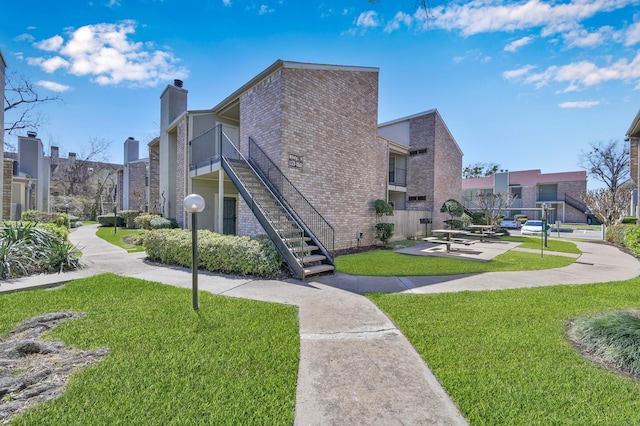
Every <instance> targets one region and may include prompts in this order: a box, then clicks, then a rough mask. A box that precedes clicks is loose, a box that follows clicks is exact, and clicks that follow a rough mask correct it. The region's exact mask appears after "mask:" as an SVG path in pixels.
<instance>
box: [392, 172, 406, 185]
mask: <svg viewBox="0 0 640 426" xmlns="http://www.w3.org/2000/svg"><path fill="white" fill-rule="evenodd" d="M389 185H392V186H407V170H406V169H401V168H398V167H396V168H394V169H392V170H389Z"/></svg>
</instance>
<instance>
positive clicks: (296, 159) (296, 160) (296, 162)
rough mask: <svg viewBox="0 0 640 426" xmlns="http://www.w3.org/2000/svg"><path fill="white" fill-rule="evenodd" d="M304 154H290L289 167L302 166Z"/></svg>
mask: <svg viewBox="0 0 640 426" xmlns="http://www.w3.org/2000/svg"><path fill="white" fill-rule="evenodd" d="M302 164H303V161H302V155H293V154H289V167H295V168H299V169H301V168H302Z"/></svg>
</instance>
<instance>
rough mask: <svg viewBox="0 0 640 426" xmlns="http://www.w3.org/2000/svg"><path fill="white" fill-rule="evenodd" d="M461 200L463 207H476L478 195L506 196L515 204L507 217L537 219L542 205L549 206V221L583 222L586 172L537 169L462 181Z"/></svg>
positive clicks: (499, 173) (584, 217) (584, 218)
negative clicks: (496, 194)
mask: <svg viewBox="0 0 640 426" xmlns="http://www.w3.org/2000/svg"><path fill="white" fill-rule="evenodd" d="M462 191H463V192H462V199H463V200H464V203H463V204H464V205H465V207H467V208H469V209H471V210H473V209H474V208H477V207H478V206H477V204H476V202H475V200H476V198H477V194H478V192H479V191H480V192H483V191H486V192H489V193H510V194H512V195H513V196H514V197H515V201H514V203H513V206H512V207H511V210H510V211H509V213H508V215H511V216H513V215H515V214H525V215H527V216H528V217H529V218H530V219H539V218H540V217H541V210H540V209H541V208H542V205H543V204H548V205H550V207H551V210H550V211H549V217H548V219H549V221H551V222H555V221H556V220H560V221H562V222H567V223H585V222H587V215H586V213H585V212H586V211H587V206H586V205H585V204H584V202H583V201H582V194H583V193H585V192H586V191H587V172H586V171H575V172H562V173H541V172H540V170H523V171H515V172H498V173H494V174H493V175H491V176H486V177H479V178H472V179H463V180H462Z"/></svg>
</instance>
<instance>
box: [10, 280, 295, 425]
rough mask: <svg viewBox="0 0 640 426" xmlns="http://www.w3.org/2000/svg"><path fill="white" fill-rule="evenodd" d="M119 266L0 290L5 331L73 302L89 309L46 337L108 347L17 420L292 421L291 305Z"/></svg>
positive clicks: (63, 422)
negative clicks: (174, 282)
mask: <svg viewBox="0 0 640 426" xmlns="http://www.w3.org/2000/svg"><path fill="white" fill-rule="evenodd" d="M191 298H192V295H191V291H190V290H184V289H179V288H175V287H171V286H167V285H162V284H158V283H153V282H149V281H143V280H137V279H133V278H124V277H120V276H117V275H113V274H104V275H97V276H94V277H91V278H87V279H82V280H77V281H74V282H72V283H70V284H68V285H67V286H65V287H63V288H60V289H55V290H35V291H29V292H21V293H12V294H3V295H0V334H4V333H6V332H8V331H10V330H11V329H13V328H14V327H15V326H16V325H17V324H18V323H20V322H21V321H23V320H25V319H27V318H30V317H33V316H36V315H40V314H44V313H48V312H54V311H60V310H70V311H76V312H86V313H87V316H86V317H84V318H82V319H76V320H73V321H70V322H67V323H64V324H62V325H60V326H59V327H57V328H56V329H55V330H53V331H52V332H51V333H50V334H49V336H48V338H50V339H56V340H57V339H60V340H62V341H64V342H65V343H66V344H67V345H69V346H72V347H75V348H80V349H93V348H98V347H108V348H109V354H108V355H107V356H106V357H105V358H104V359H103V360H102V361H101V362H100V363H98V364H96V365H94V366H91V367H89V368H85V369H82V370H80V371H79V372H77V373H75V374H74V376H73V377H72V379H71V381H70V383H69V384H68V385H67V388H66V389H65V392H64V394H63V395H62V396H60V397H59V398H57V399H55V400H53V401H50V402H47V403H44V404H42V405H39V406H36V407H34V408H32V409H30V410H28V411H26V412H24V413H23V414H21V415H20V416H18V417H16V418H15V420H14V422H13V423H12V424H14V425H35V424H37V425H83V424H105V425H106V424H109V425H119V424H120V425H123V424H126V425H185V424H190V425H191V424H192V425H203V424H283V425H286V424H288V425H290V424H292V423H293V413H294V408H295V393H296V380H297V371H298V356H299V347H300V346H299V336H298V322H297V311H296V308H295V307H292V306H286V305H279V304H272V303H265V302H256V301H249V300H242V299H233V298H226V297H221V296H215V295H212V294H209V293H206V292H201V293H200V310H199V311H198V312H194V311H193V310H192V309H191Z"/></svg>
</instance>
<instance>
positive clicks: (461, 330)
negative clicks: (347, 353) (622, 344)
mask: <svg viewBox="0 0 640 426" xmlns="http://www.w3.org/2000/svg"><path fill="white" fill-rule="evenodd" d="M639 288H640V278H638V279H633V280H629V281H624V282H612V283H604V284H593V285H578V286H554V287H542V288H532V289H517V290H503V291H484V292H461V293H446V294H434V295H407V294H372V295H369V297H370V298H371V300H373V301H374V303H376V304H377V305H378V306H379V307H380V308H381V309H383V310H384V311H385V312H386V313H387V314H388V315H389V316H390V317H391V318H392V320H393V321H394V322H395V324H397V325H398V327H399V328H400V329H401V330H402V332H403V333H404V335H405V336H407V338H408V339H409V340H410V341H411V343H412V344H413V346H414V347H415V348H416V350H417V351H418V352H419V353H420V354H421V356H422V357H423V358H424V359H425V361H426V362H427V363H428V364H429V366H430V367H431V369H432V370H433V371H434V373H435V374H436V376H437V377H438V380H439V381H440V382H441V383H442V384H443V386H444V388H445V390H446V391H447V392H448V393H449V395H450V396H451V397H452V398H453V400H454V401H455V403H456V404H457V405H458V407H459V408H460V409H461V411H462V413H463V415H464V416H465V417H466V418H467V419H468V420H469V422H470V423H471V424H472V425H551V424H555V425H637V424H640V381H638V380H633V379H630V378H625V377H622V376H619V375H617V374H615V373H612V372H609V371H607V370H604V369H602V368H600V367H598V366H597V365H595V364H593V363H591V362H590V361H587V360H585V359H584V358H583V357H582V356H581V355H579V354H578V353H577V352H576V351H575V350H574V349H573V347H572V345H571V344H570V343H569V342H568V340H567V338H566V326H567V322H568V321H569V320H571V319H575V318H577V317H580V316H582V315H585V314H590V313H595V312H601V311H609V310H617V309H640V291H638V289H639Z"/></svg>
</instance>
